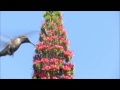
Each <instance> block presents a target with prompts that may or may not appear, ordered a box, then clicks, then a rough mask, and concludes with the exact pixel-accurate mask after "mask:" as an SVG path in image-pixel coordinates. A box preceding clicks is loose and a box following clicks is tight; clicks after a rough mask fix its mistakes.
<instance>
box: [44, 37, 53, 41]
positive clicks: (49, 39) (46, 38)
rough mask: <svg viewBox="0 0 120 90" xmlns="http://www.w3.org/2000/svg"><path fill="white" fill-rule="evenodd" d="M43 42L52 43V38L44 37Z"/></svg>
mask: <svg viewBox="0 0 120 90" xmlns="http://www.w3.org/2000/svg"><path fill="white" fill-rule="evenodd" d="M44 40H45V41H52V38H51V37H45V38H44Z"/></svg>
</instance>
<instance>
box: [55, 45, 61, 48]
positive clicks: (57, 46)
mask: <svg viewBox="0 0 120 90" xmlns="http://www.w3.org/2000/svg"><path fill="white" fill-rule="evenodd" d="M54 47H55V48H57V49H63V46H60V45H55V46H54Z"/></svg>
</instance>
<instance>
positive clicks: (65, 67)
mask: <svg viewBox="0 0 120 90" xmlns="http://www.w3.org/2000/svg"><path fill="white" fill-rule="evenodd" d="M62 69H63V70H64V71H69V70H70V67H69V66H67V65H66V66H62Z"/></svg>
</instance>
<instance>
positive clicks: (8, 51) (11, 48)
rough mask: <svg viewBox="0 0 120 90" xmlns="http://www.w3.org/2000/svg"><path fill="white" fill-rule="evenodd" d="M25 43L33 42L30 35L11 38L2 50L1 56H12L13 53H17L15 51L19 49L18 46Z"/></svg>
mask: <svg viewBox="0 0 120 90" xmlns="http://www.w3.org/2000/svg"><path fill="white" fill-rule="evenodd" d="M23 43H30V44H33V43H31V42H30V40H29V39H28V37H27V36H26V35H21V36H19V37H17V38H15V39H11V40H10V42H9V43H8V44H7V46H6V47H5V48H4V49H3V50H2V51H1V52H0V57H1V56H6V55H10V56H11V55H13V54H14V53H15V51H17V50H18V48H19V47H20V46H21V44H23ZM33 45H34V44H33ZM34 46H35V45H34Z"/></svg>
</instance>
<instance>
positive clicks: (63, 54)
mask: <svg viewBox="0 0 120 90" xmlns="http://www.w3.org/2000/svg"><path fill="white" fill-rule="evenodd" d="M43 16H44V23H43V24H42V26H41V31H40V36H39V42H38V43H37V44H36V47H35V52H36V54H35V56H34V57H33V71H34V72H33V76H32V79H74V77H73V74H74V64H73V63H72V62H71V59H72V56H73V52H72V51H71V50H69V41H68V39H67V35H66V30H65V29H64V26H63V24H62V14H61V12H60V11H45V12H44V15H43ZM44 31H46V33H47V34H46V33H45V32H44Z"/></svg>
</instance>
